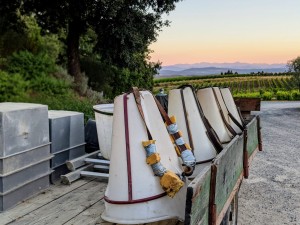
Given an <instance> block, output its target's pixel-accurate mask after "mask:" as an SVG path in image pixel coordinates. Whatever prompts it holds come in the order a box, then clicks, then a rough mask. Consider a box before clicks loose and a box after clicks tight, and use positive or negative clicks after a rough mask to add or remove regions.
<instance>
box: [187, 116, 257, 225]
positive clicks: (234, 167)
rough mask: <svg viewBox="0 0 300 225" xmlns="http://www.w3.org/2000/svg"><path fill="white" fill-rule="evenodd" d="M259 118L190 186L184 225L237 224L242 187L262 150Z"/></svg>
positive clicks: (253, 118)
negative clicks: (239, 196)
mask: <svg viewBox="0 0 300 225" xmlns="http://www.w3.org/2000/svg"><path fill="white" fill-rule="evenodd" d="M261 144H262V143H261V134H260V118H259V116H249V117H248V120H247V126H246V130H245V131H244V133H243V134H242V135H240V136H236V137H235V138H234V139H233V140H232V141H231V142H230V143H229V144H228V145H227V146H226V147H225V148H224V149H223V150H222V152H221V153H220V154H218V155H217V157H216V158H215V159H214V160H213V161H212V163H211V164H210V165H208V166H206V167H205V169H203V170H202V171H201V173H200V174H199V175H197V177H196V178H195V179H194V180H193V181H192V182H191V184H190V185H189V186H188V192H187V197H186V216H185V222H184V224H191V225H196V224H199V225H219V224H221V223H222V224H237V209H238V208H237V199H238V191H239V188H240V185H241V183H242V181H243V179H244V178H248V175H249V166H250V165H251V162H252V160H253V158H254V156H255V154H256V153H257V151H259V150H262V145H261Z"/></svg>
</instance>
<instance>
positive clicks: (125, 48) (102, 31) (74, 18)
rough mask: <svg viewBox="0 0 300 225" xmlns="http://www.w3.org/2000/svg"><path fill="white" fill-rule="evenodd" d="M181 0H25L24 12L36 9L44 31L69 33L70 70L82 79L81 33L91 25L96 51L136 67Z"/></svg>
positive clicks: (77, 80) (77, 79)
mask: <svg viewBox="0 0 300 225" xmlns="http://www.w3.org/2000/svg"><path fill="white" fill-rule="evenodd" d="M178 1H179V0H168V1H164V0H145V1H140V0H114V1H111V0H101V1H98V0H76V1H72V0H26V1H24V5H23V12H24V13H29V14H30V13H34V14H35V16H36V18H37V21H38V23H39V25H40V26H41V27H42V28H43V30H44V32H51V33H58V32H59V31H60V30H65V31H66V33H67V37H66V40H65V41H66V45H67V65H68V72H69V73H70V74H71V75H72V76H74V78H75V83H77V84H80V82H81V68H80V51H79V48H80V37H81V36H82V35H84V34H85V33H86V32H87V30H88V28H90V29H93V30H94V31H95V32H96V34H97V39H98V40H97V44H96V47H95V51H97V52H98V53H99V54H100V55H101V56H102V60H105V61H106V62H107V63H111V64H114V65H117V66H118V67H121V68H130V69H132V68H135V66H136V65H135V62H134V60H133V59H134V58H135V57H136V55H145V54H147V52H148V46H149V44H150V43H152V42H154V41H155V40H156V37H157V32H158V31H159V30H160V29H161V27H162V26H164V25H168V21H163V19H162V15H163V14H164V13H168V12H170V11H171V10H173V9H174V8H175V3H176V2H178Z"/></svg>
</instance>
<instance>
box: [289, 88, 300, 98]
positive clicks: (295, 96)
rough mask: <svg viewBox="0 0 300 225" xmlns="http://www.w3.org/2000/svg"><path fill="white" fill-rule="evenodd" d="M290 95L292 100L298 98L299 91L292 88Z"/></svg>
mask: <svg viewBox="0 0 300 225" xmlns="http://www.w3.org/2000/svg"><path fill="white" fill-rule="evenodd" d="M291 95H292V98H293V100H300V92H299V91H298V90H293V91H292V93H291Z"/></svg>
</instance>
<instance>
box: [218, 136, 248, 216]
mask: <svg viewBox="0 0 300 225" xmlns="http://www.w3.org/2000/svg"><path fill="white" fill-rule="evenodd" d="M243 139H244V138H243V135H242V136H236V137H235V138H234V139H233V140H232V141H231V142H230V143H229V144H228V145H227V146H226V148H225V149H223V151H222V152H221V153H220V154H219V155H218V156H217V157H216V159H215V160H214V162H213V163H214V164H215V165H216V167H217V175H216V190H215V204H216V214H217V217H218V215H220V214H221V213H222V211H224V210H227V208H226V202H227V200H228V199H229V198H230V196H231V194H232V192H233V191H234V188H235V186H236V184H237V183H238V182H240V177H241V174H242V173H243V145H244V140H243ZM224 208H225V209H224Z"/></svg>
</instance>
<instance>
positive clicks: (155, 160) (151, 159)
mask: <svg viewBox="0 0 300 225" xmlns="http://www.w3.org/2000/svg"><path fill="white" fill-rule="evenodd" d="M159 161H160V156H159V154H158V153H153V154H152V155H150V156H148V157H147V159H146V163H147V164H149V165H150V166H151V165H153V164H155V163H158V162H159Z"/></svg>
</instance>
